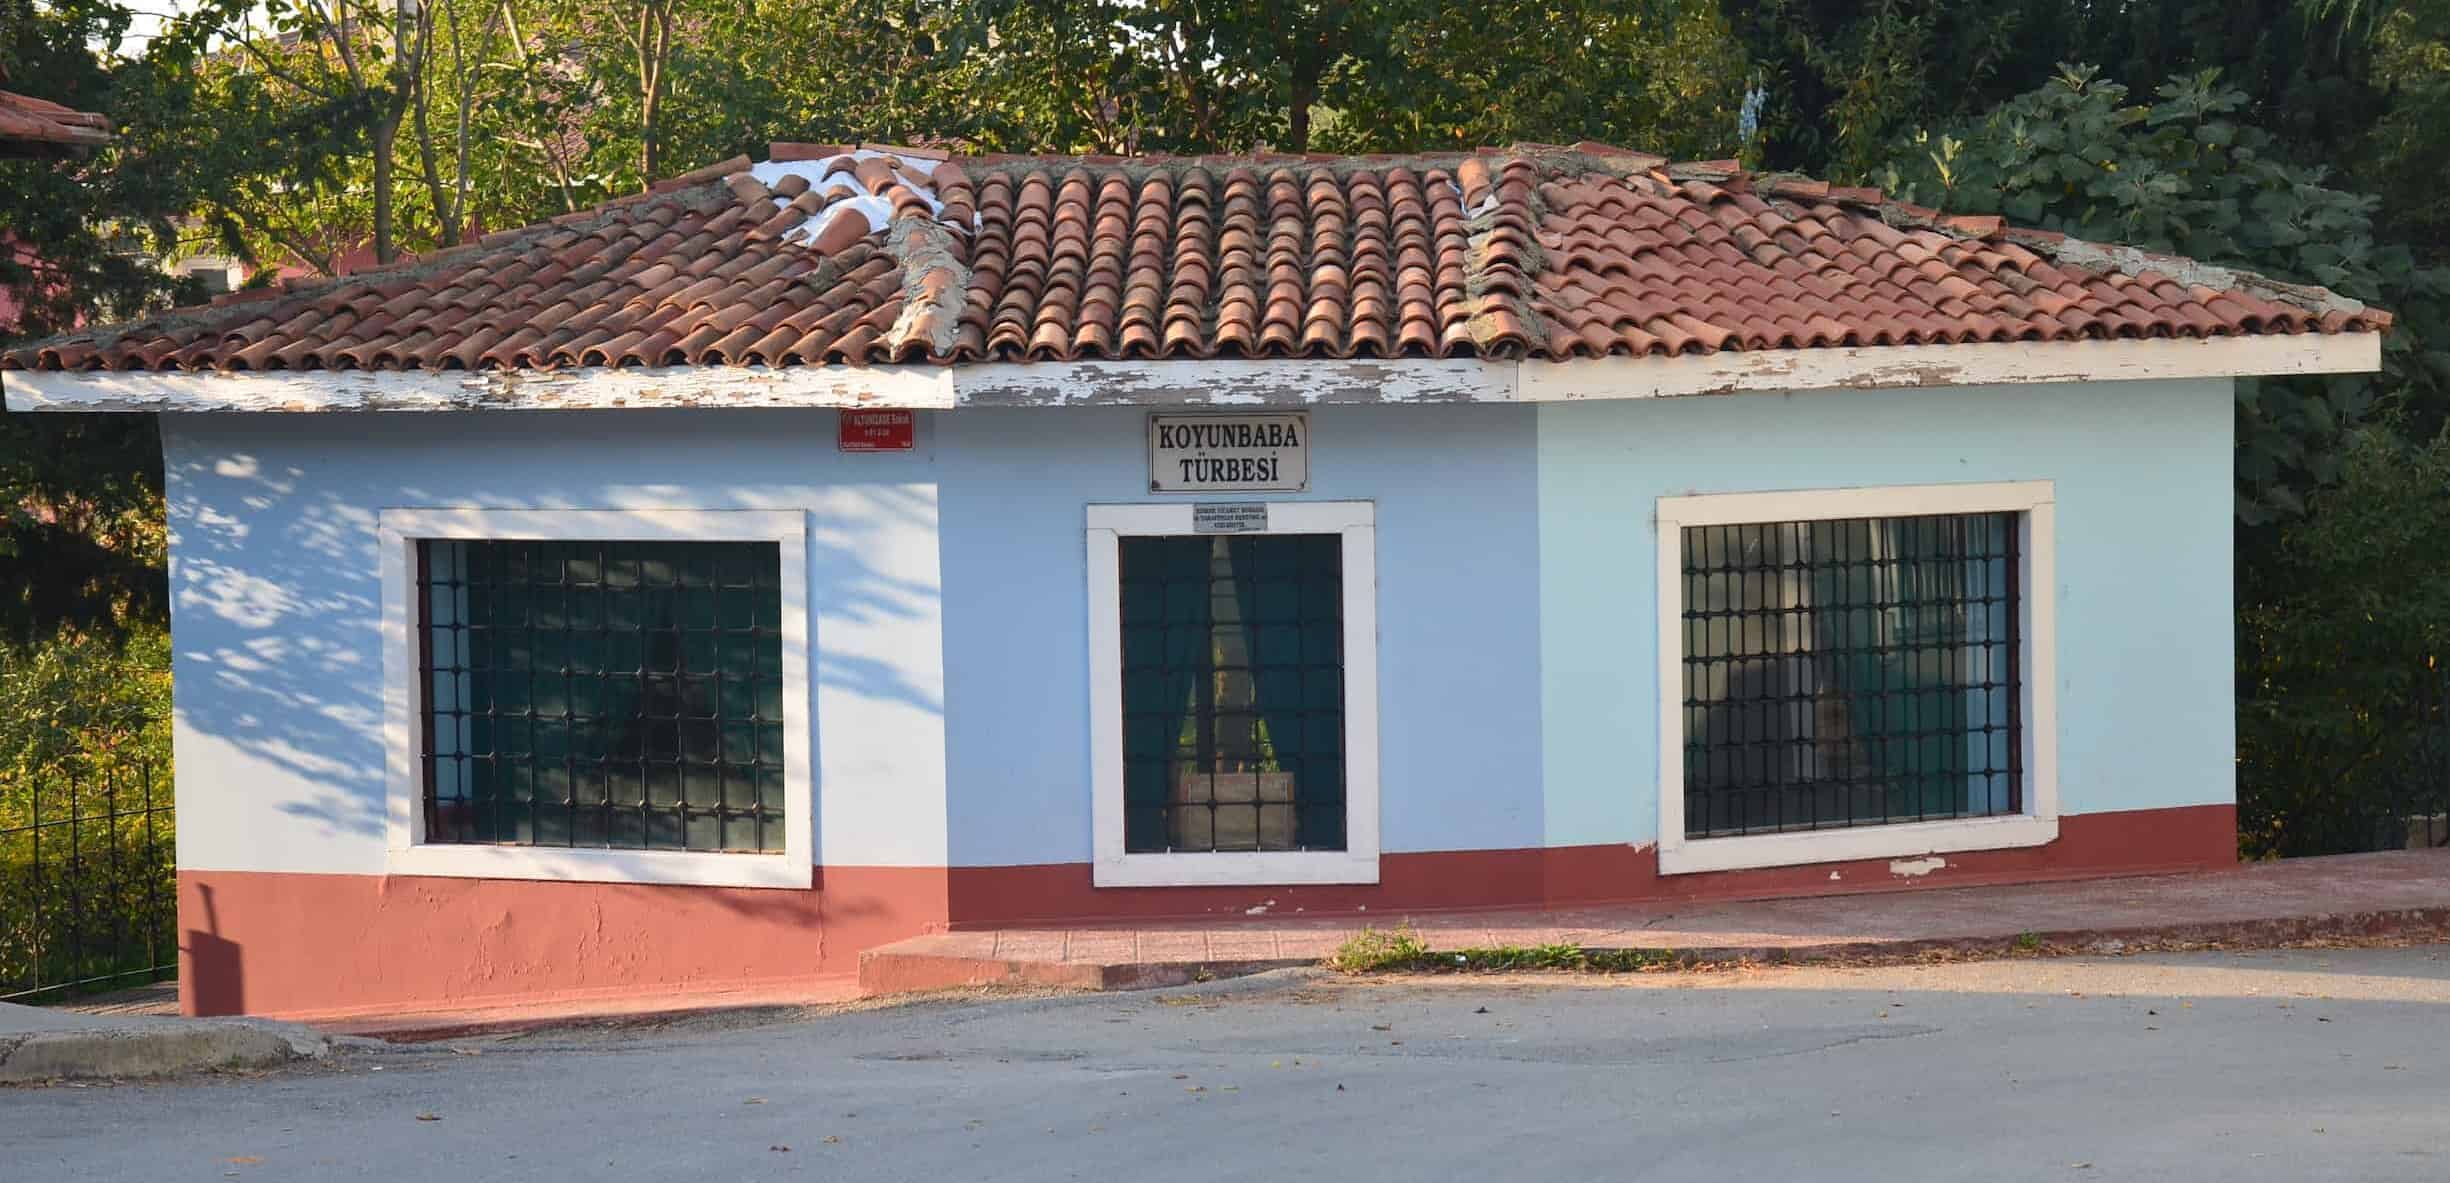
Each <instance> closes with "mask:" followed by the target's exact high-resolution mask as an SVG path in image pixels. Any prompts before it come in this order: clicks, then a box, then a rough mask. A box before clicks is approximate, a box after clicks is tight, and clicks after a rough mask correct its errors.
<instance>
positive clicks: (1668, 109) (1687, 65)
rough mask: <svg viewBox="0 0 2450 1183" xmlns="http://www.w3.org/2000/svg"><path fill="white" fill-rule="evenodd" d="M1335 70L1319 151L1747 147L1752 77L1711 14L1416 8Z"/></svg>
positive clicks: (1505, 1) (1686, 155) (1620, 8)
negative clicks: (1378, 42) (1741, 120)
mask: <svg viewBox="0 0 2450 1183" xmlns="http://www.w3.org/2000/svg"><path fill="white" fill-rule="evenodd" d="M1408 7H1410V8H1412V9H1413V10H1414V11H1412V12H1411V13H1409V14H1408V15H1406V16H1404V17H1403V18H1402V19H1400V20H1398V21H1397V22H1395V25H1394V29H1393V32H1392V33H1391V34H1390V35H1389V36H1388V38H1387V39H1386V43H1385V44H1384V45H1383V47H1380V48H1379V49H1378V50H1377V51H1376V52H1375V53H1373V54H1372V55H1371V56H1369V57H1367V58H1362V59H1356V60H1354V61H1353V62H1351V63H1350V64H1349V65H1348V66H1347V67H1346V68H1343V69H1341V70H1339V71H1338V73H1337V75H1336V77H1335V81H1334V84H1333V85H1332V86H1331V87H1330V89H1329V92H1328V93H1329V96H1330V98H1331V100H1332V103H1333V112H1332V121H1331V123H1330V124H1329V126H1328V127H1327V128H1326V129H1325V130H1324V131H1323V133H1322V134H1321V136H1320V139H1321V141H1322V146H1327V147H1332V148H1335V149H1337V150H1340V151H1355V152H1402V151H1422V150H1430V149H1445V150H1452V149H1457V148H1474V147H1478V146H1480V145H1483V144H1506V143H1514V142H1518V141H1540V142H1552V143H1575V142H1578V141H1582V140H1599V141H1604V142H1608V143H1614V144H1617V145H1619V146H1622V147H1628V148H1636V149H1641V150H1644V151H1650V152H1658V153H1661V154H1664V155H1668V156H1671V157H1675V158H1678V159H1699V158H1718V157H1728V156H1734V155H1736V154H1737V151H1738V149H1739V148H1740V147H1741V143H1740V136H1739V128H1738V114H1737V112H1738V108H1739V107H1740V106H1741V105H1742V103H1743V100H1744V91H1745V87H1746V82H1747V78H1748V76H1749V71H1750V63H1749V61H1748V59H1747V58H1746V56H1745V54H1744V51H1743V46H1742V45H1741V44H1739V43H1738V42H1737V41H1736V40H1735V37H1734V32H1733V30H1732V29H1731V28H1730V27H1729V26H1728V25H1727V23H1726V21H1725V20H1724V19H1723V18H1721V17H1720V15H1719V13H1718V11H1717V9H1716V7H1715V6H1712V5H1706V4H1691V3H1683V2H1681V0H1638V2H1635V3H1624V2H1621V0H1568V2H1566V3H1563V4H1557V3H1524V2H1522V0H1493V2H1491V3H1486V4H1476V5H1472V6H1469V7H1461V6H1453V5H1445V4H1432V3H1417V4H1413V5H1410V6H1408Z"/></svg>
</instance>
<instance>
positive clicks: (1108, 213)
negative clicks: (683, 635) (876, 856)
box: [0, 144, 2390, 370]
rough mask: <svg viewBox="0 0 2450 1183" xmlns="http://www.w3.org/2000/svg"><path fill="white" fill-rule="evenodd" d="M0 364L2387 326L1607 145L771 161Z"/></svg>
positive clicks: (1341, 348)
mask: <svg viewBox="0 0 2450 1183" xmlns="http://www.w3.org/2000/svg"><path fill="white" fill-rule="evenodd" d="M656 190H657V191H656V192H654V193H650V194H646V195H639V196H632V197H627V198H622V199H620V200H617V201H615V202H611V203H608V204H606V205H604V206H601V207H598V208H596V209H592V210H586V211H581V212H580V213H577V214H570V215H564V216H561V217H558V218H555V219H553V220H552V221H551V222H549V223H545V224H541V225H538V226H531V227H527V228H525V229H522V230H514V231H504V232H499V233H494V234H488V235H486V236H485V237H484V238H483V239H481V240H479V241H477V242H474V243H471V244H467V245H464V246H462V247H459V248H455V249H453V250H450V251H445V252H441V253H438V254H434V255H429V256H425V257H421V258H415V259H409V260H404V261H402V262H400V263H397V264H395V265H393V266H391V267H388V268H381V269H375V270H371V271H365V272H360V273H358V274H355V275H351V276H348V277H346V278H343V279H339V280H333V281H327V282H322V283H306V284H284V285H282V286H280V287H278V288H266V289H261V290H254V291H247V292H241V293H236V294H234V295H232V296H228V297H224V298H222V299H220V300H217V301H215V302H214V303H213V304H212V305H210V306H208V307H204V308H195V309H183V310H179V311H175V312H172V313H167V314H164V315H162V316H158V317H155V318H152V319H150V320H147V321H143V322H139V323H135V324H129V325H122V326H112V327H104V328H100V329H94V330H89V331H86V332H84V333H80V334H77V335H73V336H68V337H63V338H59V339H55V340H52V341H48V342H42V343H38V344H35V345H31V346H26V347H23V348H20V349H18V350H16V351H14V352H12V353H9V354H6V355H0V369H96V368H107V369H116V370H178V369H218V370H265V369H341V368H355V369H367V368H381V369H393V368H396V369H472V368H481V367H509V368H549V367H563V366H588V365H650V366H656V365H678V364H688V365H746V364H763V365H815V364H825V363H859V364H882V363H938V364H958V363H967V362H978V361H1049V360H1073V359H1080V358H1166V357H1181V358H1208V357H1338V358H1342V357H1460V356H1481V357H1496V358H1512V357H1543V358H1556V359H1563V358H1574V357H1598V356H1643V355H1671V354H1683V353H1710V352H1717V351H1721V350H1733V349H1741V350H1773V349H1817V348H1829V347H1835V346H1847V345H1899V344H1929V343H1941V342H1977V341H2056V340H2071V339H2103V338H2146V337H2212V336H2228V335H2239V334H2253V333H2299V332H2355V331H2374V330H2380V329H2383V328H2386V327H2387V326H2388V325H2389V323H2390V318H2389V316H2388V315H2387V314H2385V313H2382V312H2378V311H2375V310H2371V309H2366V308H2363V307H2361V306H2359V305H2357V304H2355V303H2354V302H2353V301H2348V300H2344V299H2342V298H2340V297H2337V296H2333V295H2332V294H2330V293H2328V292H2325V291H2323V290H2321V289H2319V288H2307V287H2296V286H2292V285H2287V284H2280V283H2275V282H2272V281H2268V280H2263V279H2261V278H2259V277H2256V276H2251V275H2245V274H2243V273H2237V272H2230V271H2225V270H2221V269H2217V268H2208V267H2201V266H2197V265H2195V264H2192V263H2189V262H2187V261H2185V260H2178V259H2168V258H2161V257H2156V256H2149V255H2144V254H2142V253H2141V252H2134V251H2128V250H2125V249H2124V248H2113V247H2102V246H2097V245H2094V244H2089V243H2080V242H2075V241H2072V240H2068V239H2065V238H2063V237H2062V236H2059V235H2053V234H2046V233H2042V232H2037V231H2029V230H2021V229H2015V228H2010V227H2006V226H2004V225H2003V224H2002V223H2001V222H2000V220H1999V219H1997V218H1993V217H1967V216H1947V215H1942V214H1940V213H1937V212H1936V211H1932V210H1926V209H1921V208H1917V207H1912V206H1907V205H1903V204H1902V203H1896V202H1890V201H1887V200H1886V199H1885V198H1883V197H1882V196H1881V195H1880V194H1879V193H1878V192H1877V191H1876V190H1868V189H1846V188H1833V187H1831V186H1828V185H1825V184H1822V183H1820V182H1817V181H1810V180H1805V179H1801V178H1795V177H1787V176H1764V177H1759V178H1755V177H1751V176H1749V175H1747V174H1745V173H1744V172H1743V170H1742V169H1741V168H1739V167H1738V166H1737V165H1736V164H1735V163H1734V162H1732V161H1711V162H1702V163H1695V164H1668V163H1666V162H1664V161H1663V160H1661V159H1660V158H1658V157H1654V156H1646V155H1642V154H1640V153H1633V152H1625V151H1622V150H1619V149H1614V148H1608V147H1606V146H1604V145H1592V144H1582V145H1576V146H1574V147H1573V148H1570V149H1563V148H1549V147H1544V146H1536V145H1525V146H1520V147H1517V148H1515V149H1510V150H1498V149H1484V150H1481V151H1477V152H1471V153H1462V154H1450V155H1443V156H1424V157H1413V158H1395V157H1370V158H1332V157H1290V156H1265V157H1257V158H1241V159H1220V158H1199V159H1167V160H1156V159H1139V160H1116V159H1112V158H1096V157H1091V158H1080V157H1048V158H1037V157H1007V156H992V157H975V156H974V157H962V158H957V159H956V158H949V157H948V156H947V155H946V154H945V153H943V152H941V151H936V150H933V149H895V148H883V147H867V148H856V149H854V148H844V147H839V146H835V145H813V144H777V145H775V146H774V147H773V149H772V152H771V154H770V159H768V160H767V161H766V162H763V163H756V164H752V163H750V162H748V161H746V160H735V161H726V162H724V163H723V164H721V165H717V166H713V167H710V168H706V169H700V170H698V171H696V172H693V173H689V174H685V175H683V176H681V177H677V178H674V179H673V180H672V181H670V182H665V183H663V184H660V185H658V186H656Z"/></svg>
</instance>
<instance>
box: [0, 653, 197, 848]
mask: <svg viewBox="0 0 2450 1183" xmlns="http://www.w3.org/2000/svg"><path fill="white" fill-rule="evenodd" d="M169 767H170V633H169V631H168V630H167V629H164V628H162V627H160V626H159V625H139V626H136V627H134V628H133V629H132V630H131V631H130V633H129V635H128V636H127V637H126V638H125V639H124V641H122V642H118V643H114V642H110V641H104V640H100V639H96V638H90V637H66V638H56V639H52V640H47V641H42V642H38V643H35V644H30V645H12V646H6V647H0V787H13V789H14V790H15V791H17V792H18V797H17V799H18V800H20V801H21V800H22V789H23V787H24V786H27V785H31V784H33V783H36V782H37V781H40V782H43V783H64V782H66V781H68V780H76V781H79V782H90V781H96V780H98V779H100V778H102V777H103V776H104V775H106V774H111V775H121V776H128V777H134V776H137V775H140V774H141V773H142V772H143V771H144V770H151V771H153V772H155V773H165V772H167V771H168V769H169ZM7 799H8V798H6V797H0V800H7ZM8 824H10V823H9V822H8V821H7V820H5V819H0V826H5V825H8Z"/></svg>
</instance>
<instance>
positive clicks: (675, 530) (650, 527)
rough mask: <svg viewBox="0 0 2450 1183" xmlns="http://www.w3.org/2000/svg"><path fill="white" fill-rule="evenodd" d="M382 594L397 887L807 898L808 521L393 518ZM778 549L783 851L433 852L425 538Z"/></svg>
mask: <svg viewBox="0 0 2450 1183" xmlns="http://www.w3.org/2000/svg"><path fill="white" fill-rule="evenodd" d="M376 532H377V535H378V537H379V539H380V546H381V548H382V584H383V624H382V629H383V715H384V726H383V731H384V736H383V741H384V742H383V747H384V751H385V753H386V765H387V769H388V773H389V775H388V777H387V781H388V788H389V791H388V792H387V793H386V797H387V798H388V800H387V806H388V809H387V813H388V818H389V820H388V824H387V831H388V838H389V849H388V851H387V852H386V856H385V859H384V870H385V871H386V872H387V873H389V874H393V875H441V876H451V877H456V878H469V879H539V880H574V881H585V882H595V883H639V884H681V885H690V886H703V887H793V888H799V889H801V890H807V889H808V887H809V886H810V883H811V881H812V878H811V877H812V874H813V868H814V866H815V853H814V852H815V833H814V829H815V813H814V802H815V797H816V793H815V778H814V776H813V774H812V773H811V771H810V770H811V768H812V767H813V765H812V764H811V762H810V752H809V747H810V743H811V738H810V737H811V736H812V735H814V731H813V730H812V729H811V728H810V726H809V718H810V715H809V711H810V705H809V704H810V700H809V684H808V683H809V678H808V519H807V515H806V514H805V513H803V512H801V511H799V510H735V509H449V508H442V509H386V510H383V511H382V512H381V513H380V514H379V515H377V521H376ZM445 539H447V540H464V541H471V542H476V541H508V540H521V541H525V540H534V541H588V542H598V541H602V542H772V543H775V544H777V545H778V546H779V547H780V549H781V561H782V579H781V592H782V622H781V624H782V645H783V737H784V738H783V813H784V819H783V820H784V831H783V832H784V843H783V850H782V852H781V853H778V854H777V853H753V852H746V851H741V852H729V851H679V850H603V849H594V848H586V847H541V846H493V845H479V844H473V843H467V844H462V843H431V844H429V843H427V842H426V840H425V809H424V808H423V805H424V799H425V780H424V776H423V775H422V771H421V770H422V768H423V766H424V755H425V753H424V751H423V750H422V748H423V738H424V731H425V729H424V728H423V727H421V726H419V725H418V719H419V712H420V711H421V710H422V709H423V707H424V694H425V689H424V687H423V686H422V684H421V683H422V681H423V679H422V678H421V677H420V674H419V669H418V655H417V630H418V628H419V627H420V626H419V624H418V620H419V613H418V611H417V598H418V593H417V588H416V587H415V579H416V545H417V543H419V542H421V541H426V540H445Z"/></svg>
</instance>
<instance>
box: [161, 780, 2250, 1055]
mask: <svg viewBox="0 0 2450 1183" xmlns="http://www.w3.org/2000/svg"><path fill="white" fill-rule="evenodd" d="M2236 812H2237V811H2236V810H2235V808H2233V807H2231V806H2227V805H2205V806H2195V807H2190V808H2182V809H2151V810H2134V811H2129V812H2122V813H2094V814H2082V815H2078V816H2074V817H2068V818H2065V819H2062V820H2061V822H2060V827H2059V839H2058V841H2056V842H2053V843H2051V844H2050V845H2048V846H2041V847H2034V848H2031V849H2027V850H2009V851H1992V852H1973V853H1966V854H1951V855H1948V856H1946V861H1947V866H1946V867H1945V868H1943V869H1940V870H1937V871H1933V872H1931V873H1929V874H1926V875H1922V876H1917V877H1901V876H1898V875H1895V874H1892V873H1891V872H1890V870H1889V865H1888V861H1887V860H1873V861H1868V862H1857V863H1820V864H1815V865H1812V866H1805V867H1782V868H1776V869H1769V870H1758V871H1725V872H1714V873H1710V874H1704V875H1677V876H1666V877H1662V876H1661V875H1659V873H1658V861H1657V858H1656V856H1655V854H1654V853H1653V851H1652V850H1651V849H1650V848H1649V847H1634V846H1621V845H1620V846H1577V847H1562V848H1550V849H1531V850H1486V851H1447V852H1438V853H1426V854H1390V855H1387V856H1386V857H1385V858H1383V859H1382V860H1380V868H1379V869H1380V882H1379V883H1377V884H1375V885H1371V886H1361V887H1267V888H1241V887H1237V888H1222V887H1219V888H1179V887H1146V888H1109V889H1104V890H1100V889H1098V888H1095V887H1092V886H1091V885H1090V871H1089V867H1088V865H1087V864H1085V863H1065V864H1050V865H1042V866H1026V867H952V868H942V867H935V868H928V867H915V868H914V867H823V868H818V869H817V870H816V872H815V874H814V875H813V876H812V880H811V884H810V889H809V890H807V891H795V890H770V889H752V888H720V887H639V886H629V885H621V884H607V883H560V882H554V883H543V882H528V881H517V880H498V879H443V878H430V877H409V876H391V877H386V876H381V875H299V874H275V873H266V872H252V871H181V872H180V873H179V922H180V927H181V929H182V930H183V933H182V937H183V939H182V940H181V941H180V957H179V963H180V964H179V969H180V973H179V1001H180V1005H181V1008H182V1009H183V1010H185V1011H186V1013H188V1014H191V1015H228V1014H274V1015H322V1016H335V1015H343V1014H353V1013H354V1014H379V1013H385V1012H390V1011H403V1010H412V1009H432V1008H439V1007H452V1006H497V1005H512V1004H532V1003H553V1002H562V1001H576V1000H584V999H587V998H591V997H609V996H614V995H635V994H637V993H639V992H641V991H647V990H655V989H672V990H689V989H714V988H724V989H750V988H761V987H773V986H778V985H783V984H787V983H790V982H794V981H805V980H808V979H813V978H818V977H825V976H832V975H839V974H848V973H852V972H855V971H856V969H857V966H858V957H859V952H860V950H862V949H866V948H870V947H873V946H876V945H880V944H885V943H888V942H891V941H896V940H900V939H902V938H904V937H910V936H918V935H921V934H923V933H928V932H937V931H942V930H944V929H945V928H947V927H956V928H983V927H992V926H997V925H1010V924H1028V923H1037V922H1067V923H1077V922H1081V921H1092V922H1093V921H1098V920H1127V919H1153V918H1165V917H1183V918H1187V917H1211V918H1230V917H1240V916H1245V915H1248V914H1249V913H1250V912H1251V910H1252V909H1254V908H1258V909H1263V915H1268V916H1276V917H1281V916H1284V915H1286V914H1288V913H1292V912H1296V911H1299V912H1302V913H1304V914H1306V915H1313V916H1315V915H1321V914H1325V915H1335V914H1385V913H1388V912H1402V911H1407V910H1410V911H1430V910H1444V909H1467V908H1532V907H1547V906H1566V905H1582V904H1605V903H1619V902H1626V903H1630V902H1639V901H1644V900H1666V899H1719V900H1724V899H1746V898H1764V897H1775V896H1794V895H1825V894H1836V893H1845V892H1864V891H1894V890H1928V889H1931V888H1937V887H1964V886H1971V885H1976V884H1988V883H2012V882H2034V881H2041V880H2050V879H2069V878H2081V877H2095V876H2103V875H2131V874H2142V873H2151V872H2163V871H2183V870H2201V869H2206V868H2211V867H2221V866H2228V865H2230V864H2232V863H2233V862H2235V861H2236V851H2237V816H2236ZM1832 873H1834V876H1835V877H1834V878H1833V877H1832ZM1263 922H1264V921H1263Z"/></svg>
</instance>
